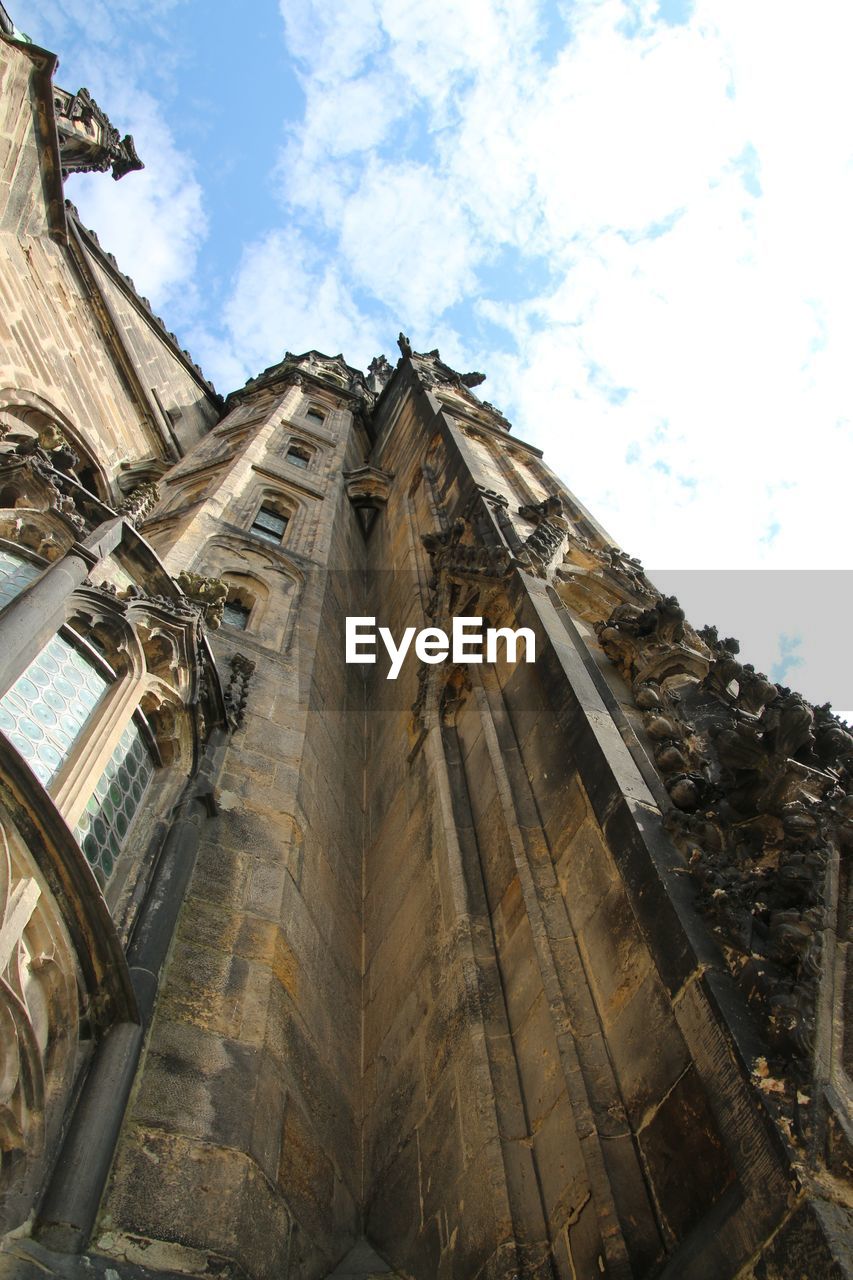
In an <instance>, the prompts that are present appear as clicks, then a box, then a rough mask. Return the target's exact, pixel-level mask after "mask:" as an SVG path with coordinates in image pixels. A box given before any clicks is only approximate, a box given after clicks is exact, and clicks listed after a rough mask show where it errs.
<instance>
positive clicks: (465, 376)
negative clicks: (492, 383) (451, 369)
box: [459, 373, 486, 391]
mask: <svg viewBox="0 0 853 1280" xmlns="http://www.w3.org/2000/svg"><path fill="white" fill-rule="evenodd" d="M459 381H460V382H461V383H462V385H463V387H467V388H468V390H469V391H470V390H471V389H472V387H479V386H481V385H482V383H484V382H485V381H486V375H485V374H484V373H460V375H459Z"/></svg>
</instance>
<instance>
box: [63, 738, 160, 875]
mask: <svg viewBox="0 0 853 1280" xmlns="http://www.w3.org/2000/svg"><path fill="white" fill-rule="evenodd" d="M153 773H154V764H153V761H152V759H151V754H150V752H149V750H148V748H147V747H146V745H145V741H144V739H143V737H142V734H141V733H140V732H139V729H138V728H137V727H136V725H135V724H134V723H133V721H131V722H130V724H129V725H128V726H127V728H126V729H125V731H124V733H123V734H122V735H121V737H120V738H119V740H118V743H117V744H116V748H115V751H114V752H113V753H112V755H111V756H110V758H109V760H108V761H107V766H106V768H105V769H104V772H103V773H102V774H101V777H100V780H99V781H98V783H97V785H96V787H95V790H94V791H93V793H92V795H91V797H90V799H89V802H88V804H87V805H86V808H85V809H84V810H83V813H82V814H81V816H80V820H79V821H78V823H77V826H76V827H75V828H74V835H75V837H76V840H77V843H78V844H79V845H80V847H81V849H82V850H83V852H84V853H85V855H86V857H87V858H88V860H89V863H90V864H91V867H92V869H93V871H94V872H95V875H96V877H97V879H98V883H99V884H100V885H101V887H102V888H103V887H104V886H106V884H107V883H108V881H109V879H110V877H111V876H112V874H113V870H114V869H115V863H116V859H117V858H118V855H119V852H120V851H121V847H122V845H123V843H124V840H125V837H126V836H127V833H128V831H129V829H130V824H131V823H132V821H133V819H134V817H135V816H136V813H137V810H138V809H139V806H140V803H141V802H142V797H143V796H144V795H145V792H146V791H147V789H148V784H149V783H150V781H151V778H152V776H153Z"/></svg>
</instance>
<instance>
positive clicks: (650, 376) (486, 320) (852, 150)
mask: <svg viewBox="0 0 853 1280" xmlns="http://www.w3.org/2000/svg"><path fill="white" fill-rule="evenodd" d="M7 8H8V9H9V11H10V13H11V16H12V18H13V20H14V22H15V23H16V24H17V26H18V27H19V28H20V29H21V30H23V31H25V32H26V33H27V34H28V35H29V36H30V37H31V38H32V39H33V40H35V41H36V43H38V44H41V45H43V46H44V47H47V48H49V49H51V50H52V51H54V52H56V53H58V54H59V57H60V68H59V71H58V73H57V80H58V82H59V83H60V84H61V85H62V86H63V87H64V88H66V89H70V90H74V89H77V88H79V87H80V86H81V85H85V86H86V87H88V88H89V89H90V91H91V92H92V93H93V95H94V97H95V98H96V99H97V101H98V102H99V104H100V105H101V107H102V108H103V109H104V110H105V111H107V113H108V114H109V115H110V117H111V119H112V121H113V123H114V124H115V125H116V126H117V127H118V128H119V129H120V131H121V132H122V133H124V132H125V131H130V132H132V133H133V134H134V137H135V139H136V143H137V148H138V151H139V154H140V156H141V157H142V159H143V160H144V162H145V165H146V168H145V170H144V172H142V173H135V174H131V175H129V176H128V177H126V178H124V179H123V180H122V181H121V182H118V183H114V182H113V181H112V179H111V178H109V177H108V176H106V175H100V174H96V175H77V176H74V177H73V178H71V179H69V181H68V185H67V195H68V196H69V198H70V199H72V200H74V202H75V203H76V204H77V206H78V208H79V209H80V212H81V215H82V217H83V220H84V221H85V222H86V223H87V225H90V226H92V227H94V228H95V230H97V232H98V234H99V236H100V239H101V242H102V244H103V245H104V247H105V248H107V249H108V250H110V251H112V252H113V253H115V255H116V256H117V258H118V260H119V263H120V265H121V266H122V268H123V269H124V270H125V271H126V272H128V273H129V274H130V275H131V276H132V277H133V278H134V280H135V282H136V284H137V287H138V288H139V290H140V292H141V293H143V294H145V295H146V296H147V297H149V298H150V299H151V302H152V304H153V305H154V308H155V310H156V311H157V312H158V313H159V314H161V315H162V316H163V318H164V319H165V321H166V324H167V327H168V328H170V329H174V330H175V331H176V332H177V333H178V335H179V337H180V339H181V342H182V344H183V345H185V346H187V347H188V348H189V350H190V352H191V353H192V355H193V357H194V358H195V359H196V360H197V361H198V362H199V363H200V364H201V366H202V368H203V369H204V371H205V373H206V375H207V376H208V377H210V378H212V379H213V381H214V383H215V384H216V386H217V389H218V390H220V391H222V392H223V393H226V392H227V391H229V390H232V389H234V388H235V387H237V386H240V385H242V384H243V382H245V380H246V378H248V377H249V376H252V375H254V374H256V373H258V372H259V371H260V370H261V369H263V368H265V367H266V366H268V365H270V364H272V363H274V362H275V361H277V360H279V359H280V358H281V357H282V355H283V353H284V351H285V350H286V349H291V350H294V351H303V350H307V349H310V348H312V347H313V348H317V349H318V350H321V351H325V352H327V353H328V354H337V353H338V352H339V351H342V352H343V354H344V356H345V358H346V359H347V361H348V362H349V363H350V364H353V365H356V366H358V367H361V368H364V367H366V365H367V363H369V361H370V360H371V359H372V357H373V356H375V355H377V354H378V353H379V352H383V351H384V352H385V353H386V354H387V355H388V357H389V359H391V361H392V363H393V362H394V361H395V360H396V357H397V348H396V337H397V334H398V332H399V331H400V330H403V331H404V332H406V333H407V334H408V335H409V336H410V337H411V340H412V344H413V346H414V347H415V349H416V350H429V349H431V348H433V347H438V348H439V349H440V350H441V354H442V357H443V358H444V359H445V360H446V361H447V362H448V363H449V364H451V365H453V366H454V367H455V368H458V369H460V370H462V371H467V370H470V369H478V370H482V371H483V372H484V373H486V375H487V382H486V383H485V385H484V386H483V388H482V390H481V392H480V394H482V396H483V397H484V398H485V399H488V400H490V401H491V402H493V403H494V404H495V405H497V407H498V408H500V409H501V410H502V411H503V412H504V413H505V414H506V415H507V416H508V417H509V418H510V419H511V420H512V422H513V424H514V432H515V434H517V435H519V436H521V437H522V438H523V439H525V440H528V441H530V442H531V443H533V444H536V445H537V446H539V447H540V448H542V449H544V450H545V457H546V460H547V461H548V462H549V463H550V465H551V466H552V467H553V468H554V470H555V471H556V472H557V473H558V474H559V475H560V476H561V478H562V479H563V480H564V481H565V482H566V484H567V485H568V486H569V488H570V489H571V490H572V491H573V492H574V493H575V494H577V496H578V497H579V498H580V499H581V501H582V502H583V503H584V504H585V505H586V506H587V507H588V508H589V509H590V510H591V511H592V512H593V513H594V514H595V516H596V518H597V519H598V520H599V521H600V523H602V524H603V525H604V526H605V528H607V529H608V531H609V532H610V533H611V534H612V535H613V537H614V539H615V540H616V541H617V542H619V543H620V544H621V545H622V546H624V547H625V548H626V550H628V551H629V552H630V553H631V554H633V555H636V556H639V557H640V559H641V560H642V561H643V563H644V564H645V565H646V568H647V570H648V571H649V573H650V574H651V576H652V577H653V578H654V579H655V581H656V582H658V584H659V585H660V586H661V587H662V588H664V589H667V590H674V591H675V593H676V594H677V595H678V596H679V598H680V599H681V601H682V604H684V606H685V608H686V609H687V612H688V616H689V617H690V619H691V621H693V622H694V624H695V625H697V626H701V625H704V624H705V623H709V622H714V623H717V624H719V627H720V631H721V634H733V635H735V636H738V637H739V638H740V640H741V649H742V657H743V658H744V659H745V660H751V661H753V662H754V663H755V664H756V665H757V666H759V667H761V668H762V669H764V670H766V671H768V673H769V674H770V675H771V676H772V677H773V678H774V679H776V680H779V681H781V682H783V683H786V684H791V685H793V686H794V687H796V688H799V689H801V690H802V691H803V692H804V693H805V694H806V695H807V696H808V697H810V698H811V699H812V700H813V701H820V702H823V701H826V700H831V701H832V702H833V704H834V705H835V706H836V707H837V708H839V709H841V710H842V711H843V712H844V714H845V715H847V716H848V718H849V717H850V716H851V714H853V713H851V712H849V711H844V709H845V708H853V673H851V666H853V664H851V663H850V662H849V660H848V659H847V650H848V649H849V647H850V641H849V636H850V634H851V623H853V574H851V573H850V572H849V565H850V551H849V547H850V537H849V532H848V525H849V514H848V513H849V507H850V501H849V492H850V476H851V472H853V467H852V466H851V463H853V416H851V415H853V361H851V350H853V278H852V277H853V269H851V268H852V267H853V254H851V251H850V243H849V242H850V235H851V227H853V76H851V75H850V73H849V50H850V48H851V46H853V8H851V7H850V6H847V5H841V4H839V3H838V0H811V2H810V3H809V4H808V5H805V4H803V3H794V2H793V0H429V2H427V0H343V2H341V0H336V2H335V3H332V0H281V3H280V4H276V3H275V0H253V2H252V3H251V4H246V5H242V6H239V7H238V6H236V5H234V4H231V3H225V2H224V0H85V2H84V0H62V2H61V3H58V2H57V0H38V2H37V3H36V2H34V0H9V3H8V4H7Z"/></svg>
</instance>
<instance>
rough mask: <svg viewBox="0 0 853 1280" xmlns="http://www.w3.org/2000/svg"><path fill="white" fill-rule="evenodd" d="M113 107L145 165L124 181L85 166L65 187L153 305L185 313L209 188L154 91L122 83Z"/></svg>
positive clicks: (204, 228)
mask: <svg viewBox="0 0 853 1280" xmlns="http://www.w3.org/2000/svg"><path fill="white" fill-rule="evenodd" d="M110 109H111V111H112V113H113V116H114V118H115V119H116V120H117V121H121V125H122V130H123V131H127V132H129V133H132V134H133V137H134V141H135V143H136V148H137V151H138V152H139V155H140V158H141V159H142V161H143V163H144V164H145V168H144V169H143V170H142V171H141V172H137V173H133V174H130V175H128V176H127V177H125V178H122V179H121V180H120V181H119V182H114V181H113V180H112V179H111V178H109V177H107V176H106V175H104V174H80V175H78V176H75V177H73V178H71V179H69V181H68V184H67V187H66V194H67V195H68V197H69V199H71V200H73V201H74V202H75V204H77V206H78V208H79V210H80V216H81V218H82V219H83V221H84V222H85V223H87V224H89V225H91V226H93V227H94V228H95V229H96V230H97V231H98V235H99V238H100V240H101V243H102V244H103V246H104V248H105V249H108V250H109V251H110V252H111V253H114V254H115V256H116V258H117V259H118V262H119V265H120V267H121V269H122V271H124V272H126V273H127V274H128V275H130V276H131V277H132V278H133V279H134V281H135V283H136V285H137V287H138V288H139V290H140V292H142V293H143V294H145V295H146V296H147V297H149V298H150V300H151V303H152V304H153V306H154V307H158V308H163V307H167V306H168V307H170V309H171V313H172V314H173V315H174V314H175V313H179V314H181V313H183V314H186V296H185V292H186V290H187V288H188V287H193V288H194V287H195V268H196V260H197V255H198V250H199V248H200V246H201V244H202V242H203V240H204V237H205V235H206V232H207V220H206V217H205V213H204V201H203V192H202V188H201V186H200V184H199V183H198V181H197V180H196V178H195V177H194V174H193V170H192V166H191V164H190V163H189V161H188V158H187V157H186V156H185V155H184V154H182V153H181V151H180V149H179V148H178V147H177V146H176V144H175V141H174V138H173V136H172V134H171V132H170V130H169V129H168V127H167V126H166V124H165V123H164V121H163V119H162V116H161V114H160V112H159V110H158V108H157V105H156V103H155V102H154V101H153V100H152V99H151V98H149V97H148V96H147V95H146V94H144V93H140V92H135V93H133V94H132V95H126V93H125V92H122V91H118V90H116V91H114V92H113V93H112V94H111V95H110Z"/></svg>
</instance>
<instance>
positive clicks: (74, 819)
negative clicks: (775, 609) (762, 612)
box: [0, 9, 853, 1280]
mask: <svg viewBox="0 0 853 1280" xmlns="http://www.w3.org/2000/svg"><path fill="white" fill-rule="evenodd" d="M4 23H5V19H4V17H3V11H2V9H0V27H4V30H5V26H4ZM6 25H8V24H6ZM54 64H55V59H54V57H53V55H51V54H49V53H47V52H45V51H43V50H41V49H38V48H36V47H34V46H33V45H30V44H27V43H23V42H20V41H18V40H16V39H15V38H14V36H13V35H12V34H11V33H9V32H6V34H3V35H0V74H2V93H1V94H0V302H2V309H0V337H2V350H0V363H2V374H0V835H2V839H0V1064H2V1069H0V1120H2V1123H0V1228H1V1229H2V1231H3V1233H5V1234H4V1236H3V1245H2V1249H0V1276H8V1277H18V1276H22V1277H27V1278H28V1280H36V1277H39V1278H42V1277H44V1276H45V1275H48V1276H57V1277H74V1278H75V1280H76V1278H78V1277H79V1278H82V1277H92V1276H95V1277H103V1278H104V1280H107V1278H109V1280H116V1278H117V1277H118V1278H120V1280H132V1278H133V1280H145V1278H148V1280H150V1278H151V1277H154V1276H163V1277H172V1278H173V1280H174V1277H177V1276H200V1277H202V1276H204V1277H210V1276H230V1277H235V1278H237V1277H241V1278H244V1280H322V1278H323V1277H332V1276H336V1277H339V1278H341V1277H353V1278H354V1277H362V1278H366V1277H368V1276H379V1275H388V1276H391V1275H398V1276H401V1277H417V1278H418V1280H433V1278H434V1277H442V1278H446V1280H450V1278H451V1277H452V1278H454V1280H478V1278H481V1280H486V1278H488V1280H511V1278H515V1277H518V1278H520V1277H539V1278H543V1280H544V1278H545V1277H559V1278H560V1280H570V1278H572V1280H594V1278H597V1277H600V1276H607V1277H611V1278H620V1280H622V1278H627V1277H637V1278H638V1280H641V1278H646V1277H648V1278H649V1280H651V1277H667V1280H700V1278H702V1280H728V1278H732V1280H733V1278H734V1277H741V1278H742V1280H782V1278H783V1277H784V1278H785V1280H800V1278H801V1277H803V1276H809V1277H810V1278H813V1277H833V1278H835V1277H838V1278H839V1280H840V1278H841V1277H843V1276H847V1275H849V1274H851V1271H850V1266H851V1262H850V1252H849V1205H850V1182H849V1176H850V1161H851V1155H850V1137H851V1111H850V1096H851V1095H850V1078H849V1074H848V1073H849V1043H850V1037H849V1033H848V1032H847V1031H846V1007H847V1005H846V1000H847V999H848V998H849V997H846V996H845V979H846V965H847V962H848V949H849V928H850V924H849V853H850V848H851V845H853V797H851V793H853V782H852V781H851V767H853V738H852V737H851V736H850V734H849V733H848V732H847V730H846V728H845V727H844V726H843V725H842V724H841V723H840V722H839V721H837V720H836V719H835V718H834V717H833V716H832V715H831V714H830V713H829V712H828V710H827V709H825V708H814V707H811V706H809V705H808V704H807V703H805V702H804V701H803V700H802V699H800V698H798V697H797V696H796V695H795V694H792V693H791V691H790V690H786V689H780V688H779V687H778V686H776V685H774V684H773V683H772V682H770V681H768V680H767V679H766V678H765V677H763V676H762V675H761V674H760V673H757V672H755V671H754V670H753V669H752V668H751V667H749V666H748V665H746V664H745V663H743V664H742V663H741V662H740V660H739V659H738V658H737V656H736V647H735V646H734V645H733V644H732V642H729V641H727V640H721V639H720V638H719V637H718V636H717V635H716V633H714V631H713V630H712V629H710V628H705V629H703V630H702V631H701V632H698V631H696V630H694V629H693V628H692V627H691V626H690V625H689V623H688V622H687V621H686V620H685V618H684V616H683V613H682V611H681V609H680V608H679V606H678V603H677V601H675V600H673V599H671V598H666V597H663V596H661V595H660V593H659V592H657V591H656V590H655V588H654V586H653V584H652V583H650V582H649V580H648V579H647V578H646V576H645V574H644V572H643V570H642V567H641V566H640V565H639V564H638V562H637V561H635V560H632V559H631V558H630V557H629V556H627V555H626V554H624V553H623V552H622V551H621V550H620V549H619V548H617V547H615V546H614V545H613V543H612V541H611V540H610V539H609V538H608V536H607V535H606V534H605V533H604V531H603V530H602V529H601V528H600V527H599V525H598V524H597V523H596V521H595V520H594V518H593V517H592V516H591V515H590V514H589V513H588V512H587V511H585V510H584V508H583V507H582V506H581V505H580V503H579V502H578V501H577V499H575V498H574V497H573V495H572V494H571V493H570V492H569V491H568V490H567V489H566V488H565V486H564V485H563V484H562V482H561V481H560V480H559V479H558V478H557V477H556V476H555V475H554V474H553V472H552V471H551V470H550V469H549V468H548V466H547V465H546V464H545V462H544V460H543V458H542V456H541V453H540V451H539V450H538V449H536V448H534V447H532V446H531V445H529V444H526V443H525V442H524V441H522V440H520V439H518V438H516V437H515V436H514V435H513V434H512V433H511V430H510V424H509V423H508V422H507V420H506V419H505V418H504V417H503V416H502V414H501V413H500V412H499V411H498V410H497V409H495V408H494V406H492V405H490V404H489V403H488V402H487V401H485V400H483V399H481V398H479V397H478V396H477V395H476V394H475V390H474V388H476V387H478V386H479V384H480V383H481V382H482V380H483V379H482V375H479V374H476V373H459V372H457V371H455V370H453V369H450V368H449V367H448V366H447V365H445V364H444V363H443V362H442V360H441V357H440V355H439V353H438V352H437V351H430V352H426V353H419V352H416V351H413V350H412V347H411V345H410V343H409V340H408V339H407V338H406V337H405V336H404V335H402V334H401V335H400V342H399V346H400V358H399V360H398V361H397V363H396V365H395V366H393V367H392V365H391V364H390V363H389V361H388V360H387V359H386V358H385V357H378V358H377V359H376V360H374V362H373V363H372V364H371V366H370V368H369V369H368V370H367V371H366V372H362V371H360V370H357V369H355V368H352V367H351V366H349V365H348V364H347V363H346V361H345V360H344V358H343V357H342V356H328V355H324V354H322V353H320V352H317V351H314V350H310V351H307V352H305V353H304V354H300V355H295V354H293V353H291V352H287V353H285V355H284V356H283V358H282V359H281V360H280V361H278V362H277V363H275V364H273V365H271V366H270V367H269V368H268V369H266V370H265V371H264V372H263V373H261V374H260V375H259V376H258V377H256V378H253V379H251V380H250V381H249V382H248V383H247V384H246V386H245V387H243V388H241V389H239V390H237V391H234V392H232V393H231V394H230V395H229V396H228V397H227V398H226V399H224V400H223V399H222V398H221V397H219V396H218V395H217V394H216V393H215V392H214V390H213V388H212V387H211V386H210V385H209V384H208V383H207V382H206V381H205V380H204V378H203V376H202V374H201V372H200V371H199V370H198V369H197V368H196V366H195V365H194V364H193V363H192V361H191V359H190V358H189V356H188V355H187V353H186V352H184V351H182V350H181V349H180V346H179V344H178V343H177V341H176V339H175V338H174V335H172V334H170V333H168V332H167V331H166V330H165V328H164V327H163V325H162V323H161V322H160V321H159V320H158V319H157V318H156V317H154V316H153V315H152V314H151V312H150V309H149V307H148V306H147V304H146V303H145V301H144V299H140V298H139V297H138V296H137V294H136V292H135V290H134V287H133V285H132V282H131V281H129V280H128V279H127V278H126V277H125V276H123V275H122V274H121V271H120V269H119V267H118V266H117V265H116V263H115V261H114V260H113V259H112V258H111V257H110V256H109V255H108V254H107V253H105V252H104V251H103V250H102V248H101V247H100V245H99V243H98V241H97V239H96V237H95V236H94V235H93V233H92V232H90V231H88V230H86V229H85V228H84V227H83V226H82V225H81V224H80V222H79V220H78V217H77V214H76V212H75V210H74V208H73V207H72V206H70V205H67V204H66V203H65V200H64V192H63V175H64V174H67V173H73V172H77V171H80V170H81V169H91V168H94V169H104V170H106V169H112V171H113V174H114V175H115V176H117V177H121V176H122V175H125V174H129V173H130V172H131V171H132V170H133V169H134V168H136V167H138V164H139V161H138V158H137V157H136V153H135V150H134V148H133V144H132V140H131V139H127V138H125V139H120V138H119V136H118V133H117V132H116V131H115V130H114V129H113V128H112V126H111V125H110V122H109V121H108V119H107V118H106V116H105V115H104V114H103V112H102V111H101V110H100V108H99V107H97V104H93V103H92V101H91V99H90V98H89V96H88V94H86V93H85V91H81V92H80V93H77V94H72V93H68V92H65V91H62V90H57V89H56V87H55V86H54V84H53V81H52V74H53V70H54ZM107 180H109V179H108V178H106V177H105V178H104V181H107ZM127 180H128V181H130V182H132V181H133V178H132V176H131V177H129V178H128V179H127ZM308 338H309V340H310V335H308ZM354 617H360V618H373V619H375V620H377V624H378V625H384V626H387V627H388V628H389V629H390V630H391V632H392V633H393V634H394V635H395V636H398V635H401V634H403V633H404V632H405V629H406V628H407V627H412V628H415V629H416V630H417V631H418V632H420V631H422V630H423V629H424V628H427V627H432V628H435V629H437V630H440V631H443V632H444V633H446V634H450V633H451V632H452V630H453V620H454V619H459V618H462V617H478V618H482V619H483V620H484V624H485V625H487V626H488V627H490V628H508V629H511V630H514V631H519V630H520V629H525V631H526V633H527V634H528V635H529V636H530V637H532V638H533V640H534V641H535V644H533V645H532V646H531V647H532V650H535V662H527V661H524V660H523V658H522V656H521V654H517V655H516V658H515V660H510V659H508V658H507V656H506V653H505V651H504V650H503V649H499V650H498V653H497V658H496V660H495V661H483V662H480V663H467V662H462V663H460V662H454V661H453V660H452V657H450V658H448V660H447V661H444V662H436V663H430V662H425V661H419V660H418V658H417V656H416V654H415V653H414V651H412V652H410V653H409V654H408V655H407V657H406V658H405V660H404V661H403V662H402V664H401V667H400V671H399V675H398V676H397V678H396V679H394V680H388V679H387V678H386V676H387V666H388V664H387V660H386V659H385V657H384V656H383V655H382V653H381V651H380V652H379V653H378V661H377V662H375V663H373V664H364V663H358V662H354V663H347V662H346V661H345V660H344V659H345V633H346V619H347V618H354ZM845 1055H847V1056H845Z"/></svg>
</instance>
